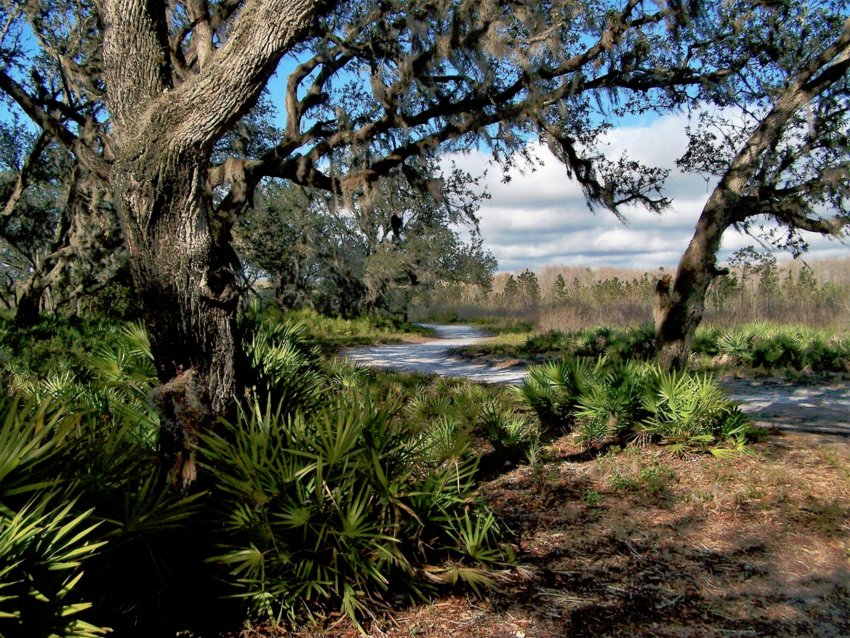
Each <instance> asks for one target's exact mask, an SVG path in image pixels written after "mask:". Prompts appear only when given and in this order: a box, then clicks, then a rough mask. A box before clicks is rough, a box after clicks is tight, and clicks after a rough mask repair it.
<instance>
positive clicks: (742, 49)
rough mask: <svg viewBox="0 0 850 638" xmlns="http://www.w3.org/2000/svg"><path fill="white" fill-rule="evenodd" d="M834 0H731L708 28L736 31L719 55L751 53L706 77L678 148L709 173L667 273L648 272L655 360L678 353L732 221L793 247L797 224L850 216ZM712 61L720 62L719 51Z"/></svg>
mask: <svg viewBox="0 0 850 638" xmlns="http://www.w3.org/2000/svg"><path fill="white" fill-rule="evenodd" d="M846 9H847V8H846V5H845V4H844V3H841V2H797V1H793V2H791V1H780V2H771V3H755V4H753V3H748V2H745V3H732V4H729V5H724V8H723V9H722V10H721V11H720V13H719V18H718V22H717V23H716V25H714V26H713V27H712V28H713V29H716V30H720V31H727V32H728V33H733V34H735V38H734V40H730V41H729V42H728V48H726V49H724V50H723V51H720V52H718V53H717V55H722V56H727V55H729V56H736V57H738V58H740V56H744V55H746V56H751V61H750V63H749V64H748V65H747V66H746V67H744V68H741V69H739V71H738V73H736V74H735V75H734V76H731V77H730V78H728V80H727V82H726V83H725V84H724V85H717V86H715V87H712V93H711V97H712V100H711V102H709V103H703V104H702V105H701V108H702V109H703V111H702V113H701V114H700V115H699V117H698V121H697V124H696V125H695V126H694V127H693V128H692V130H691V136H690V144H689V148H688V150H687V152H686V154H685V155H684V157H683V158H682V159H681V160H680V165H681V166H682V167H683V168H685V169H688V170H693V171H699V172H701V173H704V174H708V175H712V176H715V178H716V179H717V180H718V181H717V184H716V186H715V187H714V189H713V190H712V192H711V194H710V196H709V198H708V201H707V202H706V204H705V206H704V207H703V209H702V212H701V214H700V217H699V220H698V222H697V225H696V229H695V231H694V235H693V238H692V239H691V241H690V244H689V245H688V248H687V250H686V251H685V252H684V254H683V255H682V257H681V260H680V261H679V266H678V270H677V271H676V275H675V278H672V279H670V280H668V281H663V282H659V295H658V303H657V307H656V311H655V318H656V338H657V345H658V350H659V361H660V363H661V364H662V365H663V366H664V367H667V368H671V369H672V368H676V369H678V368H682V367H684V366H685V365H686V363H687V359H688V354H689V352H690V346H691V342H692V340H693V336H694V333H695V331H696V328H697V326H698V325H699V323H700V321H701V320H702V316H703V311H704V308H705V298H706V293H707V291H708V288H709V285H710V284H711V282H712V280H713V279H714V278H715V277H716V276H718V275H720V274H723V272H724V271H723V270H722V269H720V268H718V267H717V251H718V249H719V247H720V241H721V238H722V236H723V233H724V232H725V231H726V230H727V229H729V228H732V227H736V228H738V229H740V230H743V231H745V232H754V233H759V232H760V234H762V235H763V236H764V239H765V241H768V242H772V243H774V244H775V245H777V246H781V247H787V248H789V249H791V250H792V252H794V253H795V254H799V253H800V252H802V251H803V250H804V249H805V241H804V240H803V238H802V237H801V236H800V233H799V231H801V230H802V231H809V232H813V233H818V234H821V235H829V236H841V235H842V234H845V235H846V233H847V230H848V228H850V137H848V130H850V18H848V17H847V11H846ZM721 64H722V63H721Z"/></svg>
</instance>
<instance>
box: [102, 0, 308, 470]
mask: <svg viewBox="0 0 850 638" xmlns="http://www.w3.org/2000/svg"><path fill="white" fill-rule="evenodd" d="M321 6H322V3H321V2H319V1H317V0H265V1H260V0H248V1H247V2H245V3H244V5H243V6H242V7H241V8H240V11H239V16H238V20H237V22H236V23H235V26H234V27H233V29H232V30H230V32H229V33H228V39H227V41H226V42H225V44H224V45H223V46H221V47H220V48H218V49H214V48H213V47H212V40H211V39H210V40H209V41H208V42H206V43H199V46H202V47H203V49H204V51H205V54H204V55H203V56H202V59H201V58H199V60H200V61H199V65H200V68H199V69H197V71H196V72H194V73H191V74H190V75H188V77H185V76H184V75H182V74H181V73H179V72H175V70H174V69H173V67H172V65H173V63H174V61H173V59H171V58H169V55H168V53H167V52H168V51H170V50H171V48H170V43H169V40H168V30H167V26H166V19H167V18H166V7H165V5H164V4H163V3H161V2H158V1H157V0H154V1H153V2H151V1H149V0H103V2H101V3H100V4H99V13H100V17H101V20H102V23H103V30H104V35H103V42H104V46H103V65H104V79H105V81H106V88H107V99H106V102H107V105H108V107H109V110H110V115H111V117H112V131H111V137H112V143H113V145H112V150H113V153H114V156H115V157H114V162H113V166H112V172H111V175H110V184H111V188H112V195H113V200H114V202H115V203H116V207H117V209H118V213H119V218H120V219H121V223H122V225H123V228H124V233H125V236H126V240H127V246H128V254H129V261H130V267H131V270H132V273H133V279H134V282H135V286H136V289H137V292H138V294H139V295H140V296H141V300H142V302H143V304H144V312H145V319H146V323H147V326H148V332H149V335H150V339H151V346H152V349H153V355H154V359H155V362H156V368H157V373H158V375H159V380H160V386H159V387H158V388H157V389H156V391H155V400H156V403H157V405H158V407H159V411H160V420H161V434H160V452H161V456H162V459H163V463H164V466H165V467H166V468H167V470H168V474H169V477H170V478H171V480H172V482H174V483H182V484H183V485H184V486H185V485H187V484H189V483H191V482H192V481H194V479H195V475H196V468H195V463H194V458H193V455H194V452H193V450H194V443H195V441H196V440H197V436H198V433H199V432H200V431H202V430H203V429H204V428H207V427H209V426H210V425H211V424H213V423H214V422H215V420H216V418H217V417H218V416H219V415H222V414H225V415H226V414H227V413H228V412H230V410H231V409H232V408H233V405H234V399H235V396H236V394H237V391H238V370H237V368H238V362H239V359H240V347H239V339H238V335H237V334H236V323H235V321H236V307H237V302H238V292H237V284H236V275H235V273H234V269H235V268H237V267H238V261H237V260H236V258H235V254H234V252H233V249H232V248H231V246H230V224H231V223H232V220H229V219H221V218H218V217H217V216H216V212H215V210H214V208H213V205H212V196H211V192H210V188H209V186H208V184H207V177H208V167H209V163H210V157H211V154H212V149H213V146H214V144H215V142H216V141H217V140H218V139H219V137H220V136H221V135H222V134H223V133H224V132H225V131H226V130H227V129H228V128H229V127H230V126H232V125H233V124H234V123H235V122H236V121H237V120H238V118H239V117H241V116H242V115H243V114H244V113H245V112H246V111H247V110H248V109H249V108H250V107H251V106H252V105H253V104H254V102H255V101H256V99H257V96H258V95H259V93H260V91H261V90H262V87H263V86H264V85H265V83H266V82H267V80H268V78H269V77H270V76H271V74H272V73H273V72H274V70H275V68H276V67H277V62H278V60H280V57H281V56H282V55H283V54H284V53H285V52H286V51H287V50H289V49H290V48H291V47H292V46H293V45H294V44H296V43H297V42H298V40H299V38H300V37H301V34H302V33H303V32H304V29H306V27H307V26H308V25H309V23H310V21H311V20H312V17H313V15H314V14H315V13H316V12H317V11H318V10H319V8H320V7H321ZM196 37H198V36H197V35H196Z"/></svg>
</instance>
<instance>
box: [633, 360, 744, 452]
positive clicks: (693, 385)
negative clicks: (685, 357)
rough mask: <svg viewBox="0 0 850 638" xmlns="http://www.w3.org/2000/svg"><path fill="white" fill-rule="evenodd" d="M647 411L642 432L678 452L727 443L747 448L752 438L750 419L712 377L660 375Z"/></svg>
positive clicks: (686, 374)
mask: <svg viewBox="0 0 850 638" xmlns="http://www.w3.org/2000/svg"><path fill="white" fill-rule="evenodd" d="M645 408H646V410H647V412H648V413H649V417H648V418H647V419H646V420H645V421H644V422H643V424H642V425H641V427H640V431H641V432H642V433H644V434H646V435H649V436H652V437H654V438H657V439H658V440H659V441H660V442H661V443H663V444H665V445H670V446H672V447H673V449H674V450H675V451H685V450H688V449H710V448H711V447H713V446H716V445H718V444H720V443H722V442H725V441H728V442H732V443H734V444H736V445H743V444H744V443H745V442H746V441H747V440H748V438H749V437H750V436H751V426H750V425H749V421H748V420H747V418H746V416H745V415H744V414H743V413H742V412H741V411H740V410H739V409H738V407H737V406H735V405H734V404H733V403H732V402H730V401H728V400H727V399H726V397H725V395H724V393H723V390H722V389H721V388H720V387H719V386H718V385H717V383H716V382H715V380H714V379H713V378H712V377H710V376H708V375H696V374H690V373H687V372H672V373H659V375H658V379H657V382H656V389H655V391H654V392H652V393H650V394H648V395H647V401H646V404H645Z"/></svg>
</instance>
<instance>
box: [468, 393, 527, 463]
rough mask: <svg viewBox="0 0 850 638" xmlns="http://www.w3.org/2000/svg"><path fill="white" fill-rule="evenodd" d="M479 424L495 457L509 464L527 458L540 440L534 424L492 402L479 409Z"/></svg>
mask: <svg viewBox="0 0 850 638" xmlns="http://www.w3.org/2000/svg"><path fill="white" fill-rule="evenodd" d="M480 424H481V430H482V431H483V433H484V438H486V439H487V440H488V441H489V442H490V443H491V444H492V445H493V450H494V453H495V454H496V456H498V457H499V458H500V459H503V460H505V461H508V462H510V463H516V462H517V461H519V460H520V459H521V458H523V457H524V456H527V455H528V452H529V450H530V449H531V448H532V447H534V446H535V445H536V444H537V443H538V441H539V439H540V432H539V429H538V428H537V426H536V424H534V423H533V422H531V421H530V420H529V419H526V418H525V417H523V416H520V415H517V414H516V412H514V411H513V410H507V409H505V408H503V407H502V406H500V405H499V404H498V403H496V402H494V401H489V402H487V403H485V404H484V406H483V407H482V408H481V416H480Z"/></svg>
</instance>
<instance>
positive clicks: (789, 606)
mask: <svg viewBox="0 0 850 638" xmlns="http://www.w3.org/2000/svg"><path fill="white" fill-rule="evenodd" d="M482 494H483V496H484V498H486V499H487V501H488V502H489V503H490V504H491V505H492V507H493V508H494V509H495V510H496V511H497V512H498V514H499V515H500V517H501V519H502V520H503V521H504V522H505V524H506V525H507V526H508V527H509V528H510V529H511V530H512V531H513V532H514V533H515V535H516V536H515V542H516V545H517V548H518V551H519V559H520V561H521V562H522V563H523V564H524V565H525V566H526V568H524V569H518V570H516V572H515V573H514V574H513V576H512V577H511V579H510V581H509V582H507V583H506V584H504V585H503V586H502V588H501V590H500V591H498V592H495V593H493V594H491V595H489V596H488V597H487V598H486V599H476V598H472V597H465V596H446V597H443V598H440V599H439V600H437V601H435V602H434V603H433V604H430V605H420V606H416V607H413V608H409V609H406V610H400V611H396V612H395V613H394V614H392V616H391V617H383V618H381V619H379V620H376V621H375V622H373V623H372V624H371V625H370V629H369V631H370V634H371V635H374V636H388V637H392V638H401V637H402V636H407V637H409V636H428V637H430V638H438V637H439V638H442V637H449V636H451V637H456V636H482V637H483V636H487V637H508V636H512V637H515V638H523V637H529V638H530V637H532V636H538V637H556V636H557V637H561V636H571V637H581V636H623V637H626V636H629V637H632V636H637V637H643V636H647V637H648V636H665V637H667V636H669V637H683V636H689V637H718V638H719V637H726V636H823V637H835V636H848V635H850V524H848V516H850V442H848V441H847V440H845V439H836V438H833V439H829V438H827V437H824V438H820V439H819V438H817V437H813V436H811V435H799V434H788V435H784V436H777V437H772V438H770V439H768V440H767V441H766V442H764V443H761V444H759V445H758V446H756V448H755V452H754V454H752V455H739V456H736V457H733V458H730V459H715V458H713V457H706V456H699V457H689V458H680V457H674V456H670V455H669V454H668V453H667V452H665V451H663V450H661V449H655V448H644V449H628V448H627V449H626V450H624V451H619V452H616V453H609V454H607V455H604V456H601V457H597V458H590V457H588V456H587V455H585V454H581V453H580V451H579V450H578V449H576V448H575V447H573V446H572V444H571V442H570V440H569V439H563V440H560V441H558V442H556V444H555V445H554V446H553V447H552V448H551V450H550V458H549V459H548V460H547V461H546V462H545V463H540V464H538V465H536V466H534V467H529V466H524V467H519V468H516V469H514V470H513V471H510V472H508V473H505V474H503V475H501V476H499V477H498V478H496V479H495V480H493V481H491V482H489V483H487V484H485V485H484V486H483V487H482ZM313 635H325V636H354V635H356V633H355V632H354V629H353V628H352V627H350V626H348V625H346V624H345V623H340V624H338V625H336V626H334V627H332V628H330V629H325V630H323V631H322V632H317V633H316V634H313Z"/></svg>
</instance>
